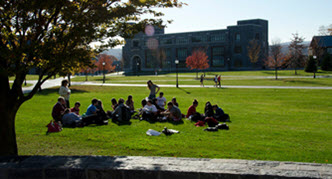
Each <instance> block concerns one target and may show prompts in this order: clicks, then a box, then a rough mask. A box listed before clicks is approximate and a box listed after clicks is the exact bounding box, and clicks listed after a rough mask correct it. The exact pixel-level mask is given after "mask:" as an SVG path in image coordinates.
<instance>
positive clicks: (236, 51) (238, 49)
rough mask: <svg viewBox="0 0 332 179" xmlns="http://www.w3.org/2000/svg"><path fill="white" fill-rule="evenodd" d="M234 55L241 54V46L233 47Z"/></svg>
mask: <svg viewBox="0 0 332 179" xmlns="http://www.w3.org/2000/svg"><path fill="white" fill-rule="evenodd" d="M234 53H236V54H239V53H242V47H241V46H235V47H234Z"/></svg>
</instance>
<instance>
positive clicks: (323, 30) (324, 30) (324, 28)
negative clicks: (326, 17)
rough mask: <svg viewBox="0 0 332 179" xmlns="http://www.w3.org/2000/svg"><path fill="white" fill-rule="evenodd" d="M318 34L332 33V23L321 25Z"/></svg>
mask: <svg viewBox="0 0 332 179" xmlns="http://www.w3.org/2000/svg"><path fill="white" fill-rule="evenodd" d="M318 35H332V24H330V25H328V26H324V25H322V26H319V28H318Z"/></svg>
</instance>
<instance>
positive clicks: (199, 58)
mask: <svg viewBox="0 0 332 179" xmlns="http://www.w3.org/2000/svg"><path fill="white" fill-rule="evenodd" d="M186 64H187V67H188V68H190V69H191V70H193V69H197V70H199V69H200V70H204V69H207V68H209V60H208V56H207V55H206V53H205V51H204V50H203V49H197V50H194V51H193V53H192V55H191V56H189V57H187V59H186ZM196 77H197V73H196Z"/></svg>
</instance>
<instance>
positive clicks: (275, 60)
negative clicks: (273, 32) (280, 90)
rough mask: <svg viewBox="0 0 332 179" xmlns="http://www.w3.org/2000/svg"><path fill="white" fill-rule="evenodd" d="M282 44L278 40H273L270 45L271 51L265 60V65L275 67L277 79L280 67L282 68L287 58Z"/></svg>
mask: <svg viewBox="0 0 332 179" xmlns="http://www.w3.org/2000/svg"><path fill="white" fill-rule="evenodd" d="M281 48H282V47H281V44H280V42H278V41H273V42H272V45H271V46H270V53H269V56H268V57H267V59H266V60H265V65H266V66H268V67H270V68H274V70H275V76H276V80H277V79H278V68H280V67H281V66H282V65H283V63H284V60H285V56H284V54H283V53H282V52H281Z"/></svg>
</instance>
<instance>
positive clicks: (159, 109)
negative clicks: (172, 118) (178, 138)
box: [152, 98, 165, 113]
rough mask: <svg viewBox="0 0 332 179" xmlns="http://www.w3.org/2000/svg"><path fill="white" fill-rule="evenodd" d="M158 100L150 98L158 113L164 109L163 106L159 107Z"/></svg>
mask: <svg viewBox="0 0 332 179" xmlns="http://www.w3.org/2000/svg"><path fill="white" fill-rule="evenodd" d="M157 102H158V100H157V98H153V100H152V104H153V105H155V106H156V108H157V110H158V113H160V112H162V111H165V109H164V108H162V107H160V106H159V105H158V104H157Z"/></svg>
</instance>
